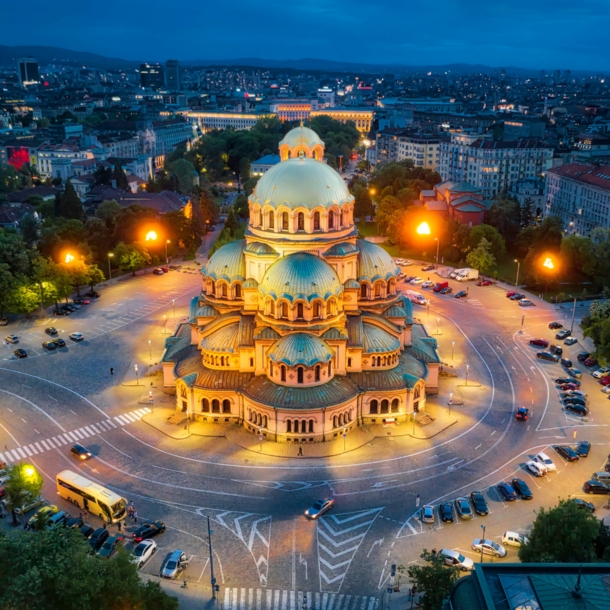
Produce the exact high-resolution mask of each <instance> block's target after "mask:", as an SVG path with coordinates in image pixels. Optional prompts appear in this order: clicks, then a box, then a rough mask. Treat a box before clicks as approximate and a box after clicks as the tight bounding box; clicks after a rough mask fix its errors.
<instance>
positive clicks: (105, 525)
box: [104, 521, 108, 530]
mask: <svg viewBox="0 0 610 610" xmlns="http://www.w3.org/2000/svg"><path fill="white" fill-rule="evenodd" d="M104 529H105V530H106V529H108V525H107V524H106V522H105V521H104Z"/></svg>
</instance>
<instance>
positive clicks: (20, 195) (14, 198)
mask: <svg viewBox="0 0 610 610" xmlns="http://www.w3.org/2000/svg"><path fill="white" fill-rule="evenodd" d="M60 192H61V190H60V189H56V188H53V187H51V186H33V187H32V188H29V189H24V190H23V191H16V192H15V193H9V194H8V195H7V196H6V198H7V199H8V200H9V201H10V202H11V203H22V202H24V201H25V200H26V199H27V198H28V197H34V196H37V197H42V198H45V197H48V198H50V197H55V195H56V194H57V193H60Z"/></svg>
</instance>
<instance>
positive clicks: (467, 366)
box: [466, 364, 470, 385]
mask: <svg viewBox="0 0 610 610" xmlns="http://www.w3.org/2000/svg"><path fill="white" fill-rule="evenodd" d="M469 368H470V365H469V364H467V365H466V385H468V369H469Z"/></svg>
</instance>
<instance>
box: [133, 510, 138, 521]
mask: <svg viewBox="0 0 610 610" xmlns="http://www.w3.org/2000/svg"><path fill="white" fill-rule="evenodd" d="M133 521H134V523H137V522H138V511H137V510H134V511H133Z"/></svg>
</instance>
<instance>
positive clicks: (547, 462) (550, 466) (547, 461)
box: [534, 451, 557, 471]
mask: <svg viewBox="0 0 610 610" xmlns="http://www.w3.org/2000/svg"><path fill="white" fill-rule="evenodd" d="M534 461H535V462H538V463H539V464H542V465H543V466H544V467H545V468H546V469H547V470H548V471H553V470H557V466H555V464H554V463H553V460H552V459H551V458H550V457H549V456H548V455H547V454H546V453H543V452H542V451H541V452H540V453H539V454H538V455H536V457H535V458H534Z"/></svg>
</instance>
